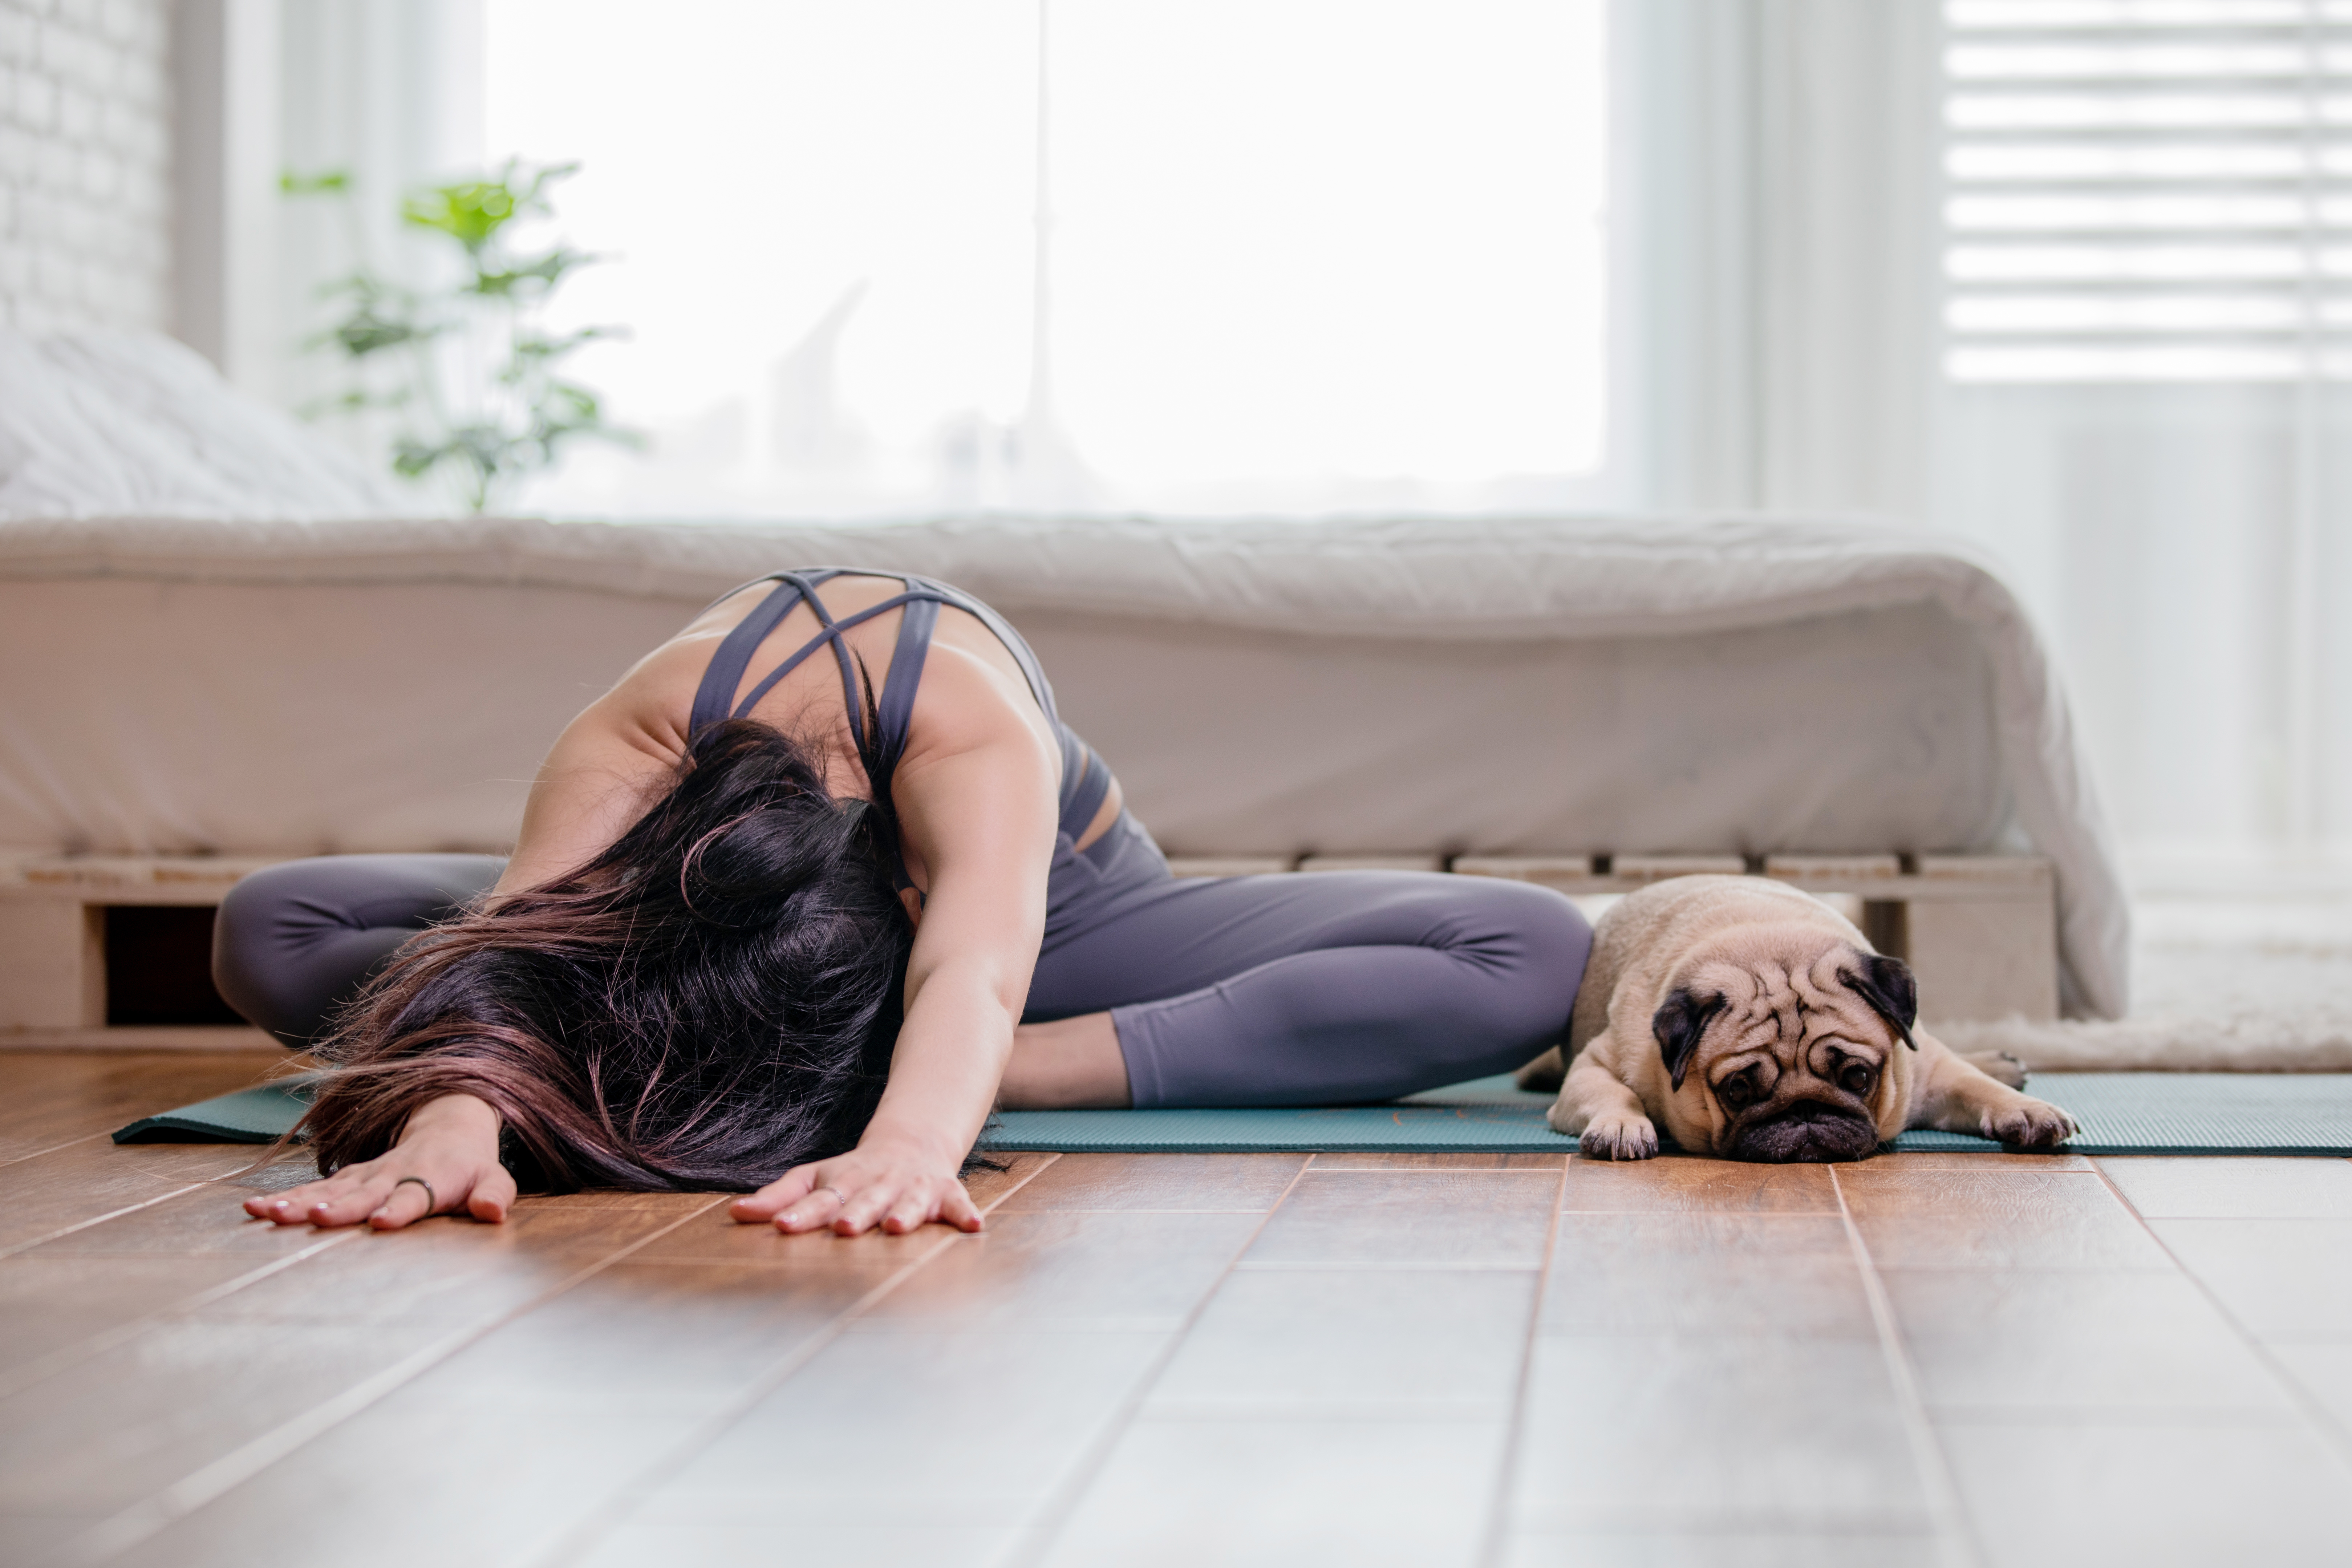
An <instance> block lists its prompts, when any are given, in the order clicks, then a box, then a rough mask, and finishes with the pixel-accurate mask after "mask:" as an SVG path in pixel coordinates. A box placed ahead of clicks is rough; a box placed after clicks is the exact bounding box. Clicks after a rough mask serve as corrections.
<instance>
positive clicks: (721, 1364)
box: [123, 1247, 893, 1568]
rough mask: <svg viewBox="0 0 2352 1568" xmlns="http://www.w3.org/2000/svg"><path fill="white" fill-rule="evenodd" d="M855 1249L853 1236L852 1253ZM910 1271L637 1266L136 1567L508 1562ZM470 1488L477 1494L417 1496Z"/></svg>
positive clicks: (141, 1556) (220, 1510) (479, 1349)
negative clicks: (250, 1561) (437, 1502)
mask: <svg viewBox="0 0 2352 1568" xmlns="http://www.w3.org/2000/svg"><path fill="white" fill-rule="evenodd" d="M843 1250H844V1251H845V1252H846V1251H847V1250H848V1248H847V1247H845V1248H844V1249H843ZM892 1268H893V1266H891V1265H887V1264H872V1263H868V1264H863V1265H860V1264H854V1263H849V1262H846V1261H843V1262H840V1263H838V1264H837V1265H836V1267H835V1268H763V1267H760V1266H757V1265H740V1264H694V1263H659V1264H639V1263H635V1262H630V1263H622V1264H618V1265H615V1266H614V1267H613V1268H608V1269H606V1270H604V1271H603V1272H601V1273H599V1274H598V1275H596V1276H595V1277H594V1278H593V1279H589V1280H587V1281H585V1282H583V1284H582V1285H580V1286H579V1287H577V1288H576V1289H572V1290H570V1291H567V1292H565V1293H564V1294H563V1295H562V1296H561V1297H559V1298H557V1299H556V1300H554V1301H551V1302H550V1303H548V1304H547V1305H546V1306H545V1307H543V1308H541V1310H537V1311H533V1312H530V1313H528V1314H525V1315H523V1316H521V1317H520V1318H518V1319H516V1320H515V1321H511V1322H509V1323H507V1324H505V1325H503V1326H502V1327H501V1328H499V1330H498V1331H496V1332H495V1333H492V1334H489V1335H488V1336H485V1337H484V1338H482V1339H481V1340H479V1341H478V1342H475V1343H474V1344H472V1345H470V1346H468V1347H467V1348H466V1349H465V1350H463V1351H461V1352H458V1353H457V1355H455V1356H452V1357H451V1358H450V1359H449V1360H448V1361H446V1362H444V1363H441V1364H440V1365H439V1366H436V1367H435V1368H433V1369H432V1370H431V1371H430V1372H428V1373H425V1375H423V1376H421V1377H419V1378H417V1379H416V1380H415V1381H414V1382H412V1383H410V1384H407V1385H405V1386H404V1387H402V1388H400V1389H399V1390H397V1391H395V1392H394V1393H393V1394H390V1395H389V1396H388V1397H386V1398H385V1399H384V1400H383V1401H382V1402H381V1403H379V1404H377V1405H374V1406H373V1407H372V1408H370V1409H368V1410H367V1411H365V1412H363V1413H362V1414H361V1415H357V1416H355V1417H353V1418H352V1420H351V1421H348V1422H346V1423H343V1424H342V1425H341V1426H337V1427H336V1428H335V1429H334V1430H332V1431H331V1432H328V1433H326V1434H324V1435H322V1436H320V1437H319V1438H318V1439H317V1440H316V1441H314V1442H312V1443H310V1444H309V1445H307V1446H306V1447H305V1448H304V1449H303V1450H302V1451H301V1452H300V1453H299V1454H295V1455H292V1456H289V1458H287V1459H285V1460H284V1461H282V1462H281V1463H278V1464H277V1465H274V1466H271V1467H270V1468H268V1470H266V1471H264V1472H263V1473H261V1474H259V1475H257V1476H256V1477H254V1478H253V1479H251V1480H249V1481H247V1483H245V1484H244V1485H242V1486H240V1487H238V1488H237V1489H235V1490H234V1491H233V1492H231V1493H229V1494H227V1495H226V1496H224V1497H223V1498H222V1499H221V1500H219V1501H218V1502H216V1503H215V1504H213V1505H212V1506H211V1507H209V1508H206V1509H204V1510H201V1511H199V1512H197V1513H195V1514H194V1515H192V1516H191V1517H189V1518H186V1519H184V1520H181V1521H177V1522H176V1523H175V1524H174V1525H173V1527H172V1528H171V1529H169V1530H167V1531H163V1532H160V1533H159V1534H157V1535H156V1536H155V1537H154V1538H153V1539H152V1540H151V1541H149V1542H144V1543H142V1545H141V1546H140V1547H139V1548H138V1549H137V1550H135V1551H133V1552H131V1553H130V1554H129V1556H127V1557H126V1558H125V1559H123V1561H124V1562H125V1563H172V1564H175V1565H183V1568H184V1565H188V1564H196V1563H220V1564H224V1565H227V1564H235V1563H239V1562H240V1561H241V1557H240V1554H241V1553H242V1552H246V1551H247V1550H248V1549H249V1546H250V1543H251V1542H253V1541H254V1540H255V1539H256V1537H257V1535H258V1534H261V1533H264V1532H266V1533H267V1534H268V1537H269V1539H270V1540H271V1542H272V1543H273V1550H274V1552H276V1553H278V1561H284V1562H297V1561H300V1562H317V1563H335V1564H337V1565H338V1568H345V1565H351V1568H356V1565H359V1564H366V1563H384V1564H394V1563H417V1562H420V1561H422V1562H431V1563H451V1564H454V1563H510V1562H515V1561H519V1560H525V1559H528V1558H530V1556H532V1555H533V1554H534V1553H537V1552H543V1551H546V1550H548V1549H549V1548H551V1547H552V1546H553V1545H554V1544H555V1543H556V1542H558V1541H559V1540H560V1539H561V1538H562V1535H563V1534H564V1532H565V1531H567V1530H570V1529H572V1528H575V1527H577V1526H578V1525H579V1524H580V1523H581V1522H582V1521H583V1520H585V1519H587V1518H588V1517H590V1516H591V1515H592V1514H593V1513H594V1511H595V1510H597V1509H599V1508H600V1507H602V1506H604V1504H605V1503H606V1502H607V1501H608V1500H610V1499H611V1498H612V1497H613V1496H614V1495H615V1494H616V1493H618V1492H620V1491H622V1490H624V1489H626V1488H627V1487H629V1486H630V1485H632V1484H633V1483H635V1482H636V1481H637V1480H638V1479H640V1478H642V1477H643V1476H644V1475H645V1474H646V1472H648V1471H649V1470H651V1469H652V1468H655V1467H656V1466H657V1465H659V1464H660V1463H661V1462H662V1460H663V1459H664V1458H665V1457H666V1456H667V1455H668V1454H670V1453H671V1452H672V1451H674V1450H675V1449H676V1448H677V1447H678V1446H679V1445H680V1444H683V1443H685V1442H687V1441H688V1440H689V1439H690V1438H691V1437H692V1436H694V1434H695V1433H696V1431H697V1430H698V1428H699V1427H700V1426H701V1425H702V1424H703V1423H704V1422H705V1421H706V1420H707V1419H708V1418H709V1415H711V1414H712V1413H713V1412H714V1411H717V1410H719V1409H722V1408H724V1407H725V1406H726V1405H728V1404H729V1403H730V1401H731V1400H732V1399H733V1398H734V1397H735V1396H736V1395H737V1394H739V1393H740V1390H741V1388H742V1386H743V1384H744V1383H745V1382H746V1380H747V1378H748V1377H750V1376H751V1374H752V1373H754V1372H755V1371H756V1370H757V1369H758V1368H760V1367H762V1366H764V1365H767V1364H769V1363H772V1361H774V1360H775V1359H776V1358H777V1357H779V1356H782V1355H787V1354H790V1353H791V1352H793V1349H794V1348H795V1346H796V1345H798V1344H799V1343H800V1342H803V1341H804V1340H806V1339H807V1338H808V1337H810V1336H812V1335H814V1334H817V1333H820V1332H822V1331H824V1329H825V1328H826V1326H827V1325H828V1324H830V1323H831V1322H832V1321H834V1319H835V1318H836V1317H837V1316H838V1315H839V1313H840V1312H841V1311H842V1310H844V1309H845V1308H846V1307H848V1306H849V1305H851V1304H852V1303H853V1302H855V1301H856V1300H858V1299H859V1298H860V1297H861V1296H863V1295H864V1294H865V1293H866V1291H867V1290H869V1289H872V1287H873V1285H874V1284H875V1283H876V1282H877V1280H879V1279H883V1278H886V1277H887V1274H888V1273H889V1272H890V1271H891V1269H892ZM460 1495H462V1496H465V1497H466V1498H467V1505H466V1506H465V1507H463V1508H418V1507H416V1506H415V1500H416V1499H417V1498H420V1497H428V1498H429V1497H455V1496H460Z"/></svg>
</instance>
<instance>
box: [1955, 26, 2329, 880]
mask: <svg viewBox="0 0 2352 1568" xmlns="http://www.w3.org/2000/svg"><path fill="white" fill-rule="evenodd" d="M1946 11H1947V16H1946V21H1947V24H1948V37H1947V38H1946V40H1945V48H1944V55H1945V63H1946V66H1947V68H1948V74H1947V79H1946V84H1945V110H1946V131H1947V143H1946V152H1945V166H1946V176H1947V179H1948V187H1949V189H1948V208H1947V219H1948V224H1947V247H1948V248H1947V251H1946V268H1945V271H1946V307H1945V308H1946V315H1947V325H1948V333H1949V342H1948V349H1947V353H1946V355H1945V370H1946V378H1945V395H1944V399H1943V403H1942V405H1941V408H1940V411H1939V412H1940V419H1941V426H1942V437H1941V442H1940V462H1939V464H1938V478H1937V488H1936V502H1937V515H1938V517H1939V518H1940V520H1941V521H1944V522H1945V523H1947V524H1948V526H1951V527H1953V528H1956V529H1958V530H1961V531H1966V532H1969V533H1971V534H1973V535H1975V536H1977V537H1979V538H1980V539H1982V540H1984V541H1986V542H1988V543H1989V544H1990V545H1991V546H1992V547H1993V548H1995V549H1997V550H1998V551H1999V552H2000V553H2001V554H2002V555H2004V556H2005V557H2006V558H2007V559H2008V560H2009V561H2010V562H2011V563H2012V565H2013V566H2014V568H2015V570H2016V574H2017V576H2018V579H2019V581H2020V583H2021V586H2022V587H2023V588H2024V589H2025V591H2026V593H2027V595H2029V597H2030V598H2031V599H2032V602H2033V604H2034V605H2035V606H2036V607H2037V609H2038V610H2039V611H2040V613H2041V616H2042V620H2043V621H2044V623H2045V625H2047V626H2049V627H2050V628H2051V630H2052V632H2053V637H2054V639H2055V641H2056V644H2057V647H2058V648H2059V651H2060V655H2061V657H2062V658H2063V662H2064V664H2065V667H2066V668H2067V670H2068V673H2069V676H2070V678H2071V683H2072V686H2073V689H2074V697H2075V702H2076V710H2077V712H2078V715H2079V721H2080V722H2081V723H2082V725H2083V726H2084V730H2085V731H2086V732H2087V734H2088V735H2089V737H2090V739H2091V742H2092V745H2093V749H2094V752H2095V755H2096V756H2097V757H2098V759H2099V761H2100V763H2101V764H2102V768H2101V773H2102V782H2103V784H2104V787H2105V793H2106V795H2107V797H2108V801H2109V805H2110V807H2111V809H2112V811H2113V813H2114V815H2115V816H2116V823H2117V826H2118V829H2119V831H2120V832H2121V834H2122V835H2123V837H2125V839H2126V842H2127V844H2129V845H2130V847H2132V849H2133V850H2134V851H2135V852H2136V855H2137V858H2138V860H2139V862H2140V868H2141V870H2142V873H2143V878H2144V879H2145V880H2146V881H2147V883H2148V884H2149V885H2163V884H2165V883H2168V882H2170V883H2174V884H2179V883H2180V882H2181V880H2182V879H2184V878H2187V879H2195V878H2197V877H2198V876H2200V874H2204V875H2208V876H2209V878H2210V875H2213V874H2218V875H2219V876H2220V877H2221V879H2223V880H2224V881H2227V880H2231V879H2236V880H2239V881H2241V882H2242V880H2243V879H2244V878H2245V877H2246V876H2247V875H2248V874H2249V873H2256V874H2262V873H2269V874H2273V875H2275V874H2277V873H2280V872H2284V873H2287V874H2289V875H2291V876H2300V877H2303V878H2305V879H2315V878H2321V879H2325V878H2333V879H2339V880H2340V879H2341V875H2342V872H2343V870H2344V868H2345V867H2346V865H2347V849H2352V637H2347V633H2346V630H2345V627H2344V623H2343V618H2342V617H2341V616H2340V615H2337V614H2336V613H2335V612H2336V606H2338V605H2343V604H2345V603H2346V602H2347V591H2352V550H2347V546H2352V530H2347V501H2352V491H2347V487H2346V472H2345V467H2344V458H2343V454H2344V452H2345V451H2346V449H2347V447H2346V437H2347V434H2352V430H2347V417H2346V416H2347V403H2346V389H2347V372H2352V353H2347V339H2346V334H2347V329H2352V244H2347V235H2348V234H2352V6H2347V5H2342V4H2340V3H2322V0H2205V3H2172V4H2165V5H2151V4H2145V3H2140V4H2134V3H2130V0H2064V3H2050V0H2036V3H2033V4H2018V3H2014V0H1949V3H1948V5H1947V6H1946ZM2200 868H2201V871H2200Z"/></svg>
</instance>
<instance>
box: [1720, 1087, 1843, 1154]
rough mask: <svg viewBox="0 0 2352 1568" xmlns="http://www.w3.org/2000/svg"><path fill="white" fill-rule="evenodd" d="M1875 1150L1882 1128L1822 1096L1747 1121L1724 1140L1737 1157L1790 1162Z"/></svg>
mask: <svg viewBox="0 0 2352 1568" xmlns="http://www.w3.org/2000/svg"><path fill="white" fill-rule="evenodd" d="M1877 1150H1878V1129H1877V1127H1876V1126H1875V1125H1874V1123H1873V1122H1872V1121H1871V1120H1870V1119H1869V1118H1868V1117H1866V1116H1864V1115H1862V1114H1861V1113H1860V1112H1858V1111H1853V1110H1847V1109H1845V1108H1844V1107H1843V1106H1837V1105H1827V1104H1824V1103H1822V1101H1820V1100H1798V1101H1796V1102H1795V1103H1794V1104H1791V1105H1790V1106H1789V1107H1788V1108H1787V1109H1785V1110H1778V1111H1773V1112H1770V1113H1769V1114H1767V1115H1764V1116H1759V1117H1756V1118H1753V1119H1751V1120H1749V1121H1746V1122H1744V1123H1743V1124H1742V1125H1740V1126H1739V1127H1738V1128H1737V1129H1735V1130H1734V1131H1733V1132H1732V1134H1731V1136H1730V1137H1729V1138H1727V1139H1726V1140H1725V1141H1724V1150H1723V1152H1724V1153H1725V1154H1726V1155H1727V1156H1728V1157H1729V1158H1731V1159H1734V1160H1760V1161H1764V1162H1766V1163H1770V1164H1776V1165H1786V1164H1791V1163H1799V1162H1815V1163H1818V1162H1822V1161H1829V1160H1864V1159H1868V1158H1869V1157H1870V1156H1871V1155H1872V1154H1874V1153H1875V1152H1877Z"/></svg>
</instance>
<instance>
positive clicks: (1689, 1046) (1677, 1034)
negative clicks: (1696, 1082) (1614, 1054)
mask: <svg viewBox="0 0 2352 1568" xmlns="http://www.w3.org/2000/svg"><path fill="white" fill-rule="evenodd" d="M1729 1005H1731V1004H1730V1002H1729V1000H1728V999H1727V998H1725V997H1723V996H1720V995H1717V996H1694V995H1693V994H1691V993H1690V991H1689V989H1688V988H1687V987H1685V986H1676V987H1675V989H1674V990H1673V991H1671V992H1669V993H1668V994H1667V995H1666V999H1665V1001H1664V1003H1663V1004H1662V1005H1660V1006H1659V1008H1658V1010H1657V1011H1656V1012H1654V1013H1653V1014H1651V1015H1650V1033H1652V1034H1654V1035H1655V1036H1657V1037H1658V1055H1659V1056H1660V1057H1662V1058H1664V1059H1665V1064H1666V1071H1667V1072H1669V1073H1671V1074H1672V1075H1673V1076H1674V1080H1675V1088H1676V1089H1680V1088H1682V1086H1683V1075H1684V1074H1685V1073H1687V1072H1689V1071H1690V1065H1691V1058H1692V1057H1694V1056H1696V1054H1697V1053H1698V1037H1700V1036H1701V1035H1703V1034H1705V1033H1706V1026H1708V1025H1709V1024H1711V1023H1713V1022H1714V1021H1715V1016H1716V1015H1717V1013H1720V1012H1722V1011H1723V1010H1724V1009H1725V1008H1726V1007H1728V1006H1729Z"/></svg>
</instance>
